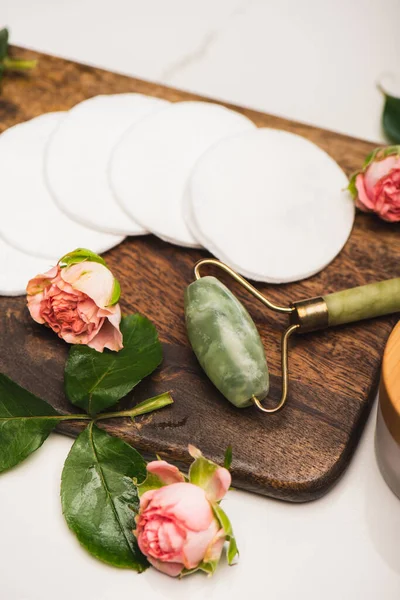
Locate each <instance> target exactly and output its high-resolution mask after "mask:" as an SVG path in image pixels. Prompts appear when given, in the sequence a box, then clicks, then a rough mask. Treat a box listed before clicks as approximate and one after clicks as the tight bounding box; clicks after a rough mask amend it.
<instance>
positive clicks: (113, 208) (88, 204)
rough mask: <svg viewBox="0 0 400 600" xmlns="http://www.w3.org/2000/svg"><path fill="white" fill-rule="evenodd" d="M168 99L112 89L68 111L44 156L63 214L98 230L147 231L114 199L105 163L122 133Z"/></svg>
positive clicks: (106, 163) (51, 188)
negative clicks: (112, 90) (113, 92)
mask: <svg viewBox="0 0 400 600" xmlns="http://www.w3.org/2000/svg"><path fill="white" fill-rule="evenodd" d="M168 104H169V102H167V101H166V100H161V99H159V98H152V97H150V96H143V95H142V94H115V95H110V96H95V97H94V98H90V99H89V100H85V101H84V102H81V103H80V104H77V105H76V106H74V107H73V108H72V109H71V110H70V111H69V112H68V114H67V115H66V117H65V119H63V120H62V121H61V122H60V124H59V126H58V127H57V129H56V130H55V131H54V133H53V135H52V136H51V138H50V140H49V144H48V147H47V152H46V161H45V162H46V180H47V184H48V186H49V189H50V191H51V194H52V196H53V198H54V200H55V202H56V203H57V205H58V206H59V208H61V210H62V211H63V212H65V214H67V215H68V216H69V217H71V218H72V219H74V220H76V221H77V222H79V223H82V224H84V225H87V226H88V227H93V228H95V229H98V230H99V231H107V232H109V233H115V234H119V235H121V234H122V235H142V234H144V233H146V231H145V229H144V228H143V227H142V226H141V225H139V224H138V223H136V222H135V221H134V220H133V219H132V218H131V217H129V215H127V213H125V212H124V211H123V210H122V209H121V207H120V206H119V204H118V203H117V201H116V199H115V197H114V195H113V192H112V190H111V187H110V184H109V181H108V173H107V165H108V161H109V158H110V153H111V150H112V149H113V147H114V146H115V144H116V143H117V141H118V140H119V138H120V137H121V135H122V134H123V133H124V132H125V131H126V130H127V129H128V128H129V127H130V126H131V125H133V124H134V123H137V122H138V121H140V120H141V119H143V117H146V116H148V115H149V114H151V113H154V112H156V111H158V110H160V109H161V108H163V107H165V106H167V105H168Z"/></svg>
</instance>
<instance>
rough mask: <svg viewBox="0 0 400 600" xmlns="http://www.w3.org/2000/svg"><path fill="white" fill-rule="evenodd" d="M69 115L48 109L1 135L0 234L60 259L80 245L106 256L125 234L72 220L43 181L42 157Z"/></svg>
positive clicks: (17, 244)
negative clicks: (1, 199) (111, 232)
mask: <svg viewBox="0 0 400 600" xmlns="http://www.w3.org/2000/svg"><path fill="white" fill-rule="evenodd" d="M63 118H64V113H48V114H45V115H41V116H40V117H36V118H35V119H32V120H31V121H27V122H26V123H21V124H19V125H15V126H14V127H10V128H9V129H7V130H6V131H5V132H4V133H3V134H1V135H0V165H1V194H2V198H3V210H2V213H1V219H0V235H1V236H2V237H3V238H4V239H5V240H6V241H7V242H8V243H9V244H11V245H12V246H14V247H15V248H17V249H19V250H22V251H24V252H27V253H29V254H32V255H34V256H39V257H44V258H50V259H52V260H54V259H55V262H56V261H57V260H58V259H59V258H60V257H61V256H62V255H63V254H66V253H67V252H70V251H71V250H74V249H75V248H78V247H84V248H89V249H90V250H92V251H93V252H96V253H98V254H101V253H102V252H106V251H107V250H109V249H110V248H112V247H113V246H116V245H117V244H119V243H120V242H121V241H122V240H123V238H122V237H118V236H114V235H110V234H106V233H100V232H98V231H94V230H92V229H88V228H87V227H84V226H83V225H79V224H78V223H76V222H75V221H72V220H71V219H69V218H68V217H67V216H66V215H65V214H64V213H63V212H61V211H60V209H59V208H58V207H57V206H56V205H55V204H54V202H53V199H52V198H51V196H50V193H49V192H48V190H47V187H46V184H45V179H44V168H43V158H44V151H45V147H46V143H47V140H48V138H49V136H50V134H51V133H52V132H53V131H54V129H55V127H57V125H58V123H60V121H61V120H62V119H63Z"/></svg>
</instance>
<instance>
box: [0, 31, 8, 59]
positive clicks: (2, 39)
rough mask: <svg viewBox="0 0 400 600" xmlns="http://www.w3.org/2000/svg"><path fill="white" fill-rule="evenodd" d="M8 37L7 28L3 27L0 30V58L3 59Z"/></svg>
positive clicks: (6, 50) (5, 54) (5, 53)
mask: <svg viewBox="0 0 400 600" xmlns="http://www.w3.org/2000/svg"><path fill="white" fill-rule="evenodd" d="M8 38H9V33H8V29H7V28H6V27H4V29H1V30H0V60H3V59H4V58H5V57H6V56H7V52H8Z"/></svg>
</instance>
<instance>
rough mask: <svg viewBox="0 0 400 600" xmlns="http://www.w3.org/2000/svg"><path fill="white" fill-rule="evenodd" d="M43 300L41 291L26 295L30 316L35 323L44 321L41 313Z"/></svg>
mask: <svg viewBox="0 0 400 600" xmlns="http://www.w3.org/2000/svg"><path fill="white" fill-rule="evenodd" d="M42 300H43V293H41V294H40V293H39V294H36V295H35V296H28V310H29V312H30V314H31V317H32V319H33V320H34V321H36V323H40V324H41V325H43V323H45V322H46V321H45V320H44V319H43V317H42V315H41V308H42V307H41V302H42Z"/></svg>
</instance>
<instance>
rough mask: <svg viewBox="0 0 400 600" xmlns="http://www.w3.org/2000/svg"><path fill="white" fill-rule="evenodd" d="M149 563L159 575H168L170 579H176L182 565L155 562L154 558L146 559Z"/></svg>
mask: <svg viewBox="0 0 400 600" xmlns="http://www.w3.org/2000/svg"><path fill="white" fill-rule="evenodd" d="M147 560H148V561H149V563H150V564H151V565H152V566H153V567H154V568H155V569H157V570H158V571H161V573H165V575H169V576H170V577H178V575H180V573H181V572H182V569H183V565H182V564H181V563H173V562H161V560H156V559H155V558H150V557H149V556H148V557H147Z"/></svg>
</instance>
